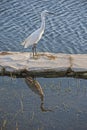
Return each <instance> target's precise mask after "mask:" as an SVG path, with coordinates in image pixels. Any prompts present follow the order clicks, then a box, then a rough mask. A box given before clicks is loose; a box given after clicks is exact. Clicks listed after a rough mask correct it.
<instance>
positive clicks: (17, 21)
mask: <svg viewBox="0 0 87 130" xmlns="http://www.w3.org/2000/svg"><path fill="white" fill-rule="evenodd" d="M44 9H47V10H49V11H51V12H54V13H55V16H48V17H47V18H46V29H45V33H44V36H43V37H42V39H41V41H40V42H39V44H38V51H50V52H64V53H87V0H52V1H50V0H42V1H40V0H33V1H32V0H0V45H1V47H0V50H2V51H3V50H4V51H6V50H10V51H28V50H29V51H31V48H29V49H25V50H24V49H23V48H22V47H21V45H20V43H21V42H22V41H23V40H24V39H25V38H26V37H27V36H28V35H29V34H31V33H32V32H33V31H34V30H36V29H37V28H38V27H39V26H40V24H41V18H40V13H41V11H42V10H44Z"/></svg>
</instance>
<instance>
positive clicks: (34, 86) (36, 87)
mask: <svg viewBox="0 0 87 130" xmlns="http://www.w3.org/2000/svg"><path fill="white" fill-rule="evenodd" d="M25 82H26V84H27V85H28V87H29V88H30V89H31V90H32V91H33V92H34V93H36V94H37V95H39V96H40V99H41V105H40V108H41V110H42V111H43V112H47V111H52V110H50V109H45V108H44V92H43V89H42V88H41V86H40V84H39V82H38V81H37V80H35V79H33V78H32V77H26V78H25Z"/></svg>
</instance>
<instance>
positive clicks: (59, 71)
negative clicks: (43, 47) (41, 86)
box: [0, 52, 87, 78]
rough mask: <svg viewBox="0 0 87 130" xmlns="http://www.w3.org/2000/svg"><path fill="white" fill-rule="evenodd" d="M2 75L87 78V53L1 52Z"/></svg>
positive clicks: (0, 70) (0, 66) (0, 67)
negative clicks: (34, 54) (34, 53)
mask: <svg viewBox="0 0 87 130" xmlns="http://www.w3.org/2000/svg"><path fill="white" fill-rule="evenodd" d="M0 75H8V76H11V75H15V76H17V77H26V76H37V77H65V76H66V77H78V78H87V54H63V53H61V54H59V53H56V54H55V53H48V52H45V53H38V55H37V56H35V57H34V58H33V57H32V53H28V52H0Z"/></svg>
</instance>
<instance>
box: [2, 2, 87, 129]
mask: <svg viewBox="0 0 87 130" xmlns="http://www.w3.org/2000/svg"><path fill="white" fill-rule="evenodd" d="M44 9H47V10H49V11H51V12H54V13H55V16H47V17H46V28H45V33H44V35H43V37H42V39H41V40H40V41H39V44H38V46H37V50H38V51H43V52H46V51H48V52H54V53H60V52H61V53H71V54H73V53H76V54H78V53H81V54H84V53H87V0H77V1H76V0H51V1H50V0H41V1H40V0H33V1H32V0H0V51H31V48H27V49H23V47H22V46H21V44H20V43H21V42H22V41H23V40H24V39H25V38H27V37H28V36H29V35H30V34H31V33H32V32H33V31H35V30H36V29H37V28H38V27H40V24H41V17H40V14H41V11H43V10H44ZM36 79H37V81H38V82H39V84H40V85H41V87H42V89H43V92H44V100H43V101H42V100H41V98H40V96H39V95H37V94H36V93H34V92H33V91H32V90H31V89H30V87H29V86H27V84H26V83H25V80H24V79H22V78H21V79H16V78H9V77H0V129H1V130H5V129H6V130H10V129H12V130H17V129H18V130H29V129H31V130H78V129H79V130H87V100H86V99H87V81H86V80H81V79H73V78H51V79H46V78H36Z"/></svg>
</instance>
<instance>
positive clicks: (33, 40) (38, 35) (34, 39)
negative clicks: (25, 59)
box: [21, 10, 50, 56]
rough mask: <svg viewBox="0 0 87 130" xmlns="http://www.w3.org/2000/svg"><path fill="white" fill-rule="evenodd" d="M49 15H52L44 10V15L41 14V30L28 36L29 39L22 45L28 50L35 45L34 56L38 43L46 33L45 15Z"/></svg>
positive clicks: (33, 48)
mask: <svg viewBox="0 0 87 130" xmlns="http://www.w3.org/2000/svg"><path fill="white" fill-rule="evenodd" d="M47 13H50V12H48V11H47V10H44V11H43V12H42V13H41V20H42V23H41V26H40V28H39V29H37V30H36V31H35V32H33V33H32V34H31V35H29V36H28V38H26V39H25V41H24V42H23V43H21V45H23V46H24V48H27V47H29V46H31V45H33V47H32V50H33V56H34V51H35V53H36V44H37V43H38V41H39V40H40V39H41V37H42V35H43V33H44V29H45V15H46V14H47Z"/></svg>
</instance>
